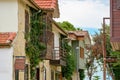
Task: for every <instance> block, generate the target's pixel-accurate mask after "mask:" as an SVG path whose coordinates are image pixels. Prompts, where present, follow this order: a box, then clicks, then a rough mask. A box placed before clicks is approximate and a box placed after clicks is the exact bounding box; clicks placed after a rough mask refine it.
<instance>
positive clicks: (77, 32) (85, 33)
mask: <svg viewBox="0 0 120 80" xmlns="http://www.w3.org/2000/svg"><path fill="white" fill-rule="evenodd" d="M68 33H73V34H75V35H76V36H87V35H88V32H87V31H69V32H68Z"/></svg>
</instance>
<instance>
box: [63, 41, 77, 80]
mask: <svg viewBox="0 0 120 80" xmlns="http://www.w3.org/2000/svg"><path fill="white" fill-rule="evenodd" d="M64 48H65V50H66V52H67V54H66V66H62V74H63V76H64V77H65V78H66V79H67V80H70V79H71V76H72V74H73V71H74V70H75V67H76V66H75V57H74V53H73V51H72V48H71V46H69V45H68V43H67V42H64Z"/></svg>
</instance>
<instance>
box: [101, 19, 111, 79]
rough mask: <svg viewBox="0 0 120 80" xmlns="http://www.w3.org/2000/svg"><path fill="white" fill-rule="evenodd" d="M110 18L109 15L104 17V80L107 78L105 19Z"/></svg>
mask: <svg viewBox="0 0 120 80" xmlns="http://www.w3.org/2000/svg"><path fill="white" fill-rule="evenodd" d="M106 19H110V18H108V17H104V18H103V80H106V32H105V24H106V23H105V20H106Z"/></svg>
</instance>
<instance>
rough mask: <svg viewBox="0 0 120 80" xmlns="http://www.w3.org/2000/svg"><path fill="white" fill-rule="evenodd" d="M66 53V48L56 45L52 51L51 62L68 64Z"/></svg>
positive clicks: (58, 64) (59, 64)
mask: <svg viewBox="0 0 120 80" xmlns="http://www.w3.org/2000/svg"><path fill="white" fill-rule="evenodd" d="M65 54H66V51H65V50H64V49H62V48H59V47H55V48H54V50H53V53H52V59H51V60H50V64H52V65H56V66H66V62H65Z"/></svg>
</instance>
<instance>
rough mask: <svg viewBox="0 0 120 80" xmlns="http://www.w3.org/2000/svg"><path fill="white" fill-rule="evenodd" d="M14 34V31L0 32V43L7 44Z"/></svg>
mask: <svg viewBox="0 0 120 80" xmlns="http://www.w3.org/2000/svg"><path fill="white" fill-rule="evenodd" d="M15 36H16V33H15V32H0V45H9V44H10V43H11V42H12V41H13V40H14V38H15Z"/></svg>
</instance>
